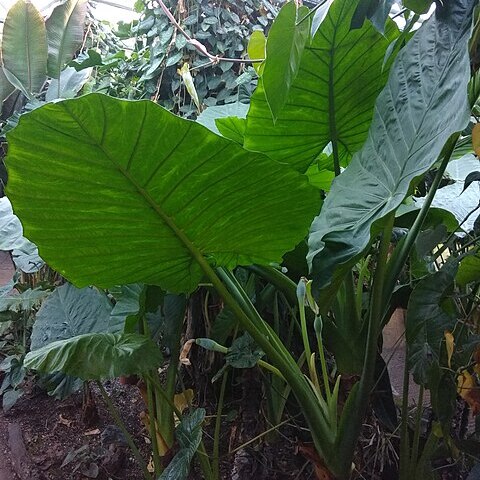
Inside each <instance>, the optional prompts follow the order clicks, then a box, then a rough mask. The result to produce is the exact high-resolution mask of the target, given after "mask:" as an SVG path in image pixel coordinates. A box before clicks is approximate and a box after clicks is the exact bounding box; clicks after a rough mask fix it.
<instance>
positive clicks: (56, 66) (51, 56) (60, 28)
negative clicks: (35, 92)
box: [46, 0, 87, 78]
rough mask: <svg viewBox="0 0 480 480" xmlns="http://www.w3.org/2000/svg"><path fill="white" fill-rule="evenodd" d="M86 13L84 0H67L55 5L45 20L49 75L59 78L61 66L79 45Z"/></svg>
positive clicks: (68, 59)
mask: <svg viewBox="0 0 480 480" xmlns="http://www.w3.org/2000/svg"><path fill="white" fill-rule="evenodd" d="M86 14H87V2H86V0H67V1H66V2H64V3H62V4H61V5H58V6H57V7H55V8H54V10H53V12H52V14H51V15H50V17H49V18H48V20H47V21H46V27H47V40H48V63H47V66H48V68H47V73H48V75H49V76H50V77H52V78H60V72H61V71H62V69H63V67H64V66H65V64H66V63H68V62H69V61H70V60H71V59H72V58H73V55H74V54H75V52H76V51H77V50H78V48H79V47H80V46H81V44H82V40H83V27H84V24H85V15H86Z"/></svg>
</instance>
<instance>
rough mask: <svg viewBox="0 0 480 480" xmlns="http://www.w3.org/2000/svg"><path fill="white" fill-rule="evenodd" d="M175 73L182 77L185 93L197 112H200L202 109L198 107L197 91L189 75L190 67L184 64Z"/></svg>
mask: <svg viewBox="0 0 480 480" xmlns="http://www.w3.org/2000/svg"><path fill="white" fill-rule="evenodd" d="M177 73H178V74H179V75H180V76H181V77H182V80H183V83H184V84H185V87H187V92H188V93H189V95H190V96H191V97H192V100H193V101H194V102H195V105H196V106H197V109H198V111H199V112H201V111H202V109H201V107H200V100H199V99H198V94H197V90H196V88H195V84H194V83H193V78H192V74H191V73H190V66H189V65H188V63H184V64H183V66H182V68H180V69H179V70H177Z"/></svg>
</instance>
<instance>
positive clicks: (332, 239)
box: [308, 0, 476, 295]
mask: <svg viewBox="0 0 480 480" xmlns="http://www.w3.org/2000/svg"><path fill="white" fill-rule="evenodd" d="M475 3H476V2H475V1H473V0H457V1H455V2H453V1H452V2H448V3H446V4H445V6H443V7H440V6H438V7H437V9H436V12H435V15H434V17H432V18H430V19H429V20H428V21H427V22H425V24H424V25H423V26H422V27H421V28H420V29H419V31H418V32H417V33H416V34H415V35H414V37H413V38H412V39H411V40H410V41H409V43H408V44H407V46H406V47H405V48H404V49H403V50H402V51H401V52H400V53H399V55H398V57H397V58H396V60H395V63H394V66H393V67H392V70H391V72H390V77H389V80H388V83H387V85H386V87H385V88H384V90H383V91H382V93H381V94H380V95H379V97H378V99H377V102H376V106H375V114H374V118H373V122H372V125H371V127H370V131H369V135H368V138H367V140H366V142H365V145H364V146H363V148H362V150H360V151H359V152H358V153H357V154H356V155H355V156H354V158H353V159H352V162H351V163H350V165H349V166H348V168H347V169H346V170H345V172H344V173H342V174H341V175H340V176H339V177H337V179H336V180H335V181H334V182H333V185H332V189H331V191H330V193H329V195H328V196H327V198H326V200H325V203H324V205H323V207H322V210H321V212H320V215H319V216H318V217H316V219H315V220H314V222H313V224H312V227H311V231H310V236H309V253H308V262H309V264H310V268H311V271H312V275H313V278H314V287H315V290H316V292H317V294H318V293H319V290H321V289H326V288H327V287H329V286H330V288H329V291H327V290H324V293H325V295H327V293H328V294H331V293H332V290H333V291H335V288H336V285H338V284H339V282H340V281H341V279H342V278H343V276H344V274H345V273H346V272H347V271H348V269H349V268H350V267H351V266H352V265H353V264H354V263H355V262H356V261H357V259H358V258H359V256H360V255H361V254H362V253H363V252H364V251H365V249H366V248H367V247H368V245H369V244H370V242H371V240H372V238H374V237H375V236H376V234H377V233H379V232H380V230H381V228H382V220H383V219H384V218H385V217H386V216H387V215H388V214H390V213H391V212H393V211H394V210H395V209H396V208H397V207H398V206H399V205H400V203H401V202H402V201H403V199H404V198H405V196H406V195H407V192H408V189H409V186H410V183H411V182H412V180H413V179H414V178H415V177H418V176H419V175H422V174H423V173H424V172H426V171H427V170H428V169H429V168H430V167H431V166H432V165H433V164H434V162H435V161H436V160H437V158H438V156H439V155H440V152H441V150H442V148H443V145H444V144H445V142H446V141H447V140H448V138H449V137H450V136H451V135H452V134H453V133H455V132H458V131H460V130H462V129H463V128H465V127H466V126H467V124H468V121H469V108H468V100H467V84H468V81H469V72H470V66H469V56H468V49H467V45H468V39H469V35H470V27H471V20H472V10H473V6H474V5H475Z"/></svg>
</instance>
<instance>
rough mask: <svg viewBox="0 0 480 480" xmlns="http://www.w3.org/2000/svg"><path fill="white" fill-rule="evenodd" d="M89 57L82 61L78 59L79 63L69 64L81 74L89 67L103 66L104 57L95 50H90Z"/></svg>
mask: <svg viewBox="0 0 480 480" xmlns="http://www.w3.org/2000/svg"><path fill="white" fill-rule="evenodd" d="M87 54H88V56H87V57H86V58H83V57H82V58H83V59H82V60H81V61H80V58H79V59H78V61H75V60H74V61H71V62H70V63H69V66H70V67H73V68H74V69H75V70H76V71H77V72H79V71H80V70H83V69H84V68H89V67H96V66H99V65H103V61H102V57H101V55H100V54H99V53H98V52H96V51H95V50H92V49H90V50H88V52H87Z"/></svg>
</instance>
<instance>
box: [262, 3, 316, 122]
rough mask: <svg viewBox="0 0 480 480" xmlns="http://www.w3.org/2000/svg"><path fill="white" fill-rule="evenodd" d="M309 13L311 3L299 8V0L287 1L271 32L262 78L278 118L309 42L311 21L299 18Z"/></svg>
mask: <svg viewBox="0 0 480 480" xmlns="http://www.w3.org/2000/svg"><path fill="white" fill-rule="evenodd" d="M307 13H308V8H307V7H299V8H298V9H297V4H296V2H288V3H286V4H285V5H284V6H283V7H282V9H281V10H280V12H279V13H278V16H277V18H276V19H275V21H274V22H273V25H272V27H271V28H270V31H269V33H268V39H267V47H266V49H267V57H266V60H265V62H264V65H263V73H262V77H261V82H262V85H263V91H264V94H265V100H266V102H267V104H268V107H269V109H270V112H271V116H272V118H273V121H274V122H275V121H276V120H277V118H278V116H279V114H280V111H281V110H282V108H283V106H284V105H285V102H286V101H287V98H288V92H289V90H290V87H291V86H292V84H293V82H294V80H295V77H296V76H297V73H298V69H299V67H300V60H301V58H302V52H303V49H304V47H305V43H306V42H307V39H308V37H309V32H310V23H309V21H308V20H307V21H303V22H297V21H298V20H299V19H302V18H303V17H304V16H305V15H306V14H307Z"/></svg>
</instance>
